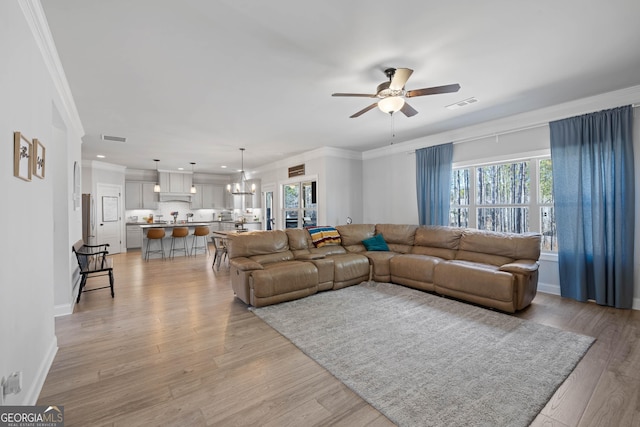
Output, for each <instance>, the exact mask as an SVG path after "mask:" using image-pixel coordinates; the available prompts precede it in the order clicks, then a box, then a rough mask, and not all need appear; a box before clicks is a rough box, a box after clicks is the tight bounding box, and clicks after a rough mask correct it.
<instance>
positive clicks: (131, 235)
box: [127, 225, 142, 249]
mask: <svg viewBox="0 0 640 427" xmlns="http://www.w3.org/2000/svg"><path fill="white" fill-rule="evenodd" d="M141 247H142V228H140V226H139V225H127V249H133V248H141Z"/></svg>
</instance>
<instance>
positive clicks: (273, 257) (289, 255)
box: [249, 251, 295, 265]
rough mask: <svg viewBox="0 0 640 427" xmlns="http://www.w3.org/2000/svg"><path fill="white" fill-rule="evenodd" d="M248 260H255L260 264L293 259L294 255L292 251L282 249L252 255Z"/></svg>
mask: <svg viewBox="0 0 640 427" xmlns="http://www.w3.org/2000/svg"><path fill="white" fill-rule="evenodd" d="M249 259H250V260H252V261H255V262H257V263H258V264H261V265H267V264H273V263H276V262H283V261H293V260H294V259H295V257H294V256H293V252H291V251H284V252H274V253H272V254H264V255H253V256H252V257H249Z"/></svg>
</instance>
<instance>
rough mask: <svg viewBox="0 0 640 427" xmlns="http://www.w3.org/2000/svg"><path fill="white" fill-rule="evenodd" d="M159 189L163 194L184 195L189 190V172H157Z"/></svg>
mask: <svg viewBox="0 0 640 427" xmlns="http://www.w3.org/2000/svg"><path fill="white" fill-rule="evenodd" d="M158 175H159V180H160V189H161V191H162V192H163V193H176V194H185V193H189V191H190V190H191V183H192V181H193V176H192V174H191V172H162V171H161V172H159V173H158Z"/></svg>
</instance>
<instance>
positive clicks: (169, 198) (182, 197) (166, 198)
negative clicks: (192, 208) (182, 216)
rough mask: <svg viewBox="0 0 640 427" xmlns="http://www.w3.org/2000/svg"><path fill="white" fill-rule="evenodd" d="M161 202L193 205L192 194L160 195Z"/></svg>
mask: <svg viewBox="0 0 640 427" xmlns="http://www.w3.org/2000/svg"><path fill="white" fill-rule="evenodd" d="M159 200H160V201H161V202H187V203H191V194H183V193H162V192H161V193H160V195H159Z"/></svg>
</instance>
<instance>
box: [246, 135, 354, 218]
mask: <svg viewBox="0 0 640 427" xmlns="http://www.w3.org/2000/svg"><path fill="white" fill-rule="evenodd" d="M299 164H304V165H305V176H302V177H296V178H291V179H290V178H289V177H288V168H289V167H292V166H296V165H299ZM247 177H248V178H250V179H253V178H257V179H260V180H261V182H262V187H263V189H264V188H265V187H268V186H271V185H273V186H275V193H274V209H275V213H276V219H277V220H279V219H280V216H281V214H280V209H281V206H282V201H281V200H280V199H281V197H280V196H281V194H280V186H281V185H283V184H285V183H287V182H292V181H304V180H306V179H315V180H316V181H317V185H318V224H321V225H339V224H345V223H346V221H347V217H350V218H352V220H353V222H354V223H359V222H362V218H363V214H362V212H363V211H362V179H363V174H362V156H361V154H360V153H356V152H353V151H348V150H341V149H336V148H331V147H323V148H320V149H318V150H314V151H310V152H307V153H304V154H301V155H299V156H293V157H290V158H287V159H283V160H280V161H278V162H275V163H271V164H268V165H265V166H263V167H261V168H260V169H259V170H257V171H255V172H253V173H252V174H251V175H248V176H247ZM278 224H279V222H278V221H276V227H278Z"/></svg>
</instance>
